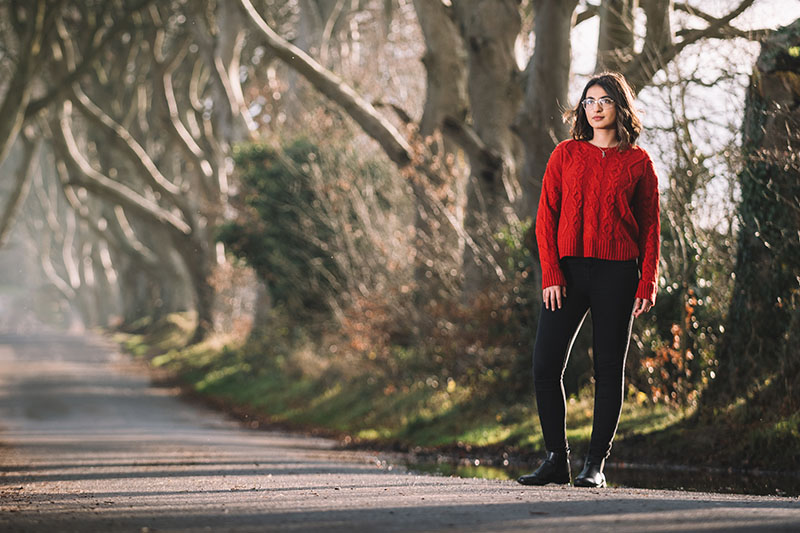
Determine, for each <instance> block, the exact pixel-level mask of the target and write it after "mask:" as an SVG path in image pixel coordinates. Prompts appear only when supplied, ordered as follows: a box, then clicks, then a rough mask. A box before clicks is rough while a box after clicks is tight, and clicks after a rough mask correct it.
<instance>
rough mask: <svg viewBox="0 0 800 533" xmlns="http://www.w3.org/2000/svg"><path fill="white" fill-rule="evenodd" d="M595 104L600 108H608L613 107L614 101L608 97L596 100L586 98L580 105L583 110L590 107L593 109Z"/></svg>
mask: <svg viewBox="0 0 800 533" xmlns="http://www.w3.org/2000/svg"><path fill="white" fill-rule="evenodd" d="M597 104H600V105H601V106H602V107H609V106H612V105H614V100H613V99H612V98H611V97H609V96H603V97H602V98H598V99H597V100H595V99H594V98H586V99H585V100H584V101H583V102H581V105H582V106H583V108H584V109H589V108H590V107H594V106H596V105H597Z"/></svg>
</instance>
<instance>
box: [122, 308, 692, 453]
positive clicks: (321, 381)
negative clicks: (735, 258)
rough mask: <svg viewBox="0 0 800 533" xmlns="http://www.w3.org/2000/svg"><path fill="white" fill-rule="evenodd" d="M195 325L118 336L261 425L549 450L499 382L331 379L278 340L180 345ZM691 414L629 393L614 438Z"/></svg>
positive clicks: (582, 438) (584, 444)
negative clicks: (496, 386) (265, 348)
mask: <svg viewBox="0 0 800 533" xmlns="http://www.w3.org/2000/svg"><path fill="white" fill-rule="evenodd" d="M187 326H188V321H186V320H184V319H183V318H181V317H180V316H173V317H170V319H169V320H167V321H166V322H165V323H164V324H161V325H159V326H158V327H155V328H153V329H152V331H151V333H149V334H148V335H146V336H142V335H121V334H120V335H118V337H117V340H118V341H119V342H121V343H122V344H123V346H124V347H125V348H126V349H127V350H128V351H129V352H131V353H133V354H135V355H138V356H140V357H146V358H148V359H149V361H150V364H151V365H152V366H153V367H155V368H157V369H160V370H161V371H166V373H167V374H168V375H170V376H172V377H173V378H174V379H176V380H178V381H179V382H180V383H181V384H182V385H183V386H184V387H185V388H186V389H188V391H190V392H191V393H193V394H196V395H199V396H201V397H202V398H204V399H207V400H209V401H212V402H213V403H215V404H217V405H218V406H222V407H224V408H226V409H228V410H230V411H232V412H235V413H237V414H239V415H240V416H241V417H243V418H247V419H250V420H251V422H252V424H253V425H254V426H255V425H260V424H264V423H265V424H269V425H279V426H281V427H286V428H292V429H298V430H313V431H316V432H322V433H324V434H328V435H331V436H335V437H338V438H340V439H342V440H343V441H345V442H348V443H354V444H361V445H365V446H374V447H382V448H386V447H391V448H393V449H403V450H405V449H417V450H419V449H427V450H451V451H452V450H461V451H468V452H471V453H479V452H481V451H482V452H483V453H484V454H493V453H494V454H502V453H506V454H508V453H509V452H511V453H515V454H516V455H517V456H526V455H530V454H533V453H539V452H540V451H541V450H542V448H543V444H542V436H541V432H540V430H539V423H538V419H537V414H536V411H535V406H534V403H533V399H532V398H531V399H530V401H523V402H516V403H507V402H505V401H504V400H503V399H502V395H501V394H493V393H492V390H491V389H486V388H482V387H478V388H474V387H470V386H466V385H459V384H457V383H456V382H455V381H453V380H442V382H441V383H440V382H439V380H437V379H432V378H427V379H425V378H419V379H412V380H407V381H405V382H403V383H394V382H390V381H387V380H386V379H385V378H381V377H377V376H375V375H373V374H370V373H369V372H367V371H365V372H363V373H362V372H358V371H356V372H352V373H351V374H349V375H348V376H347V377H346V378H343V377H342V376H341V375H337V376H335V377H334V378H331V376H330V375H328V374H326V373H325V372H324V371H320V370H317V371H313V372H312V371H305V372H304V371H299V370H298V369H297V364H296V361H295V364H293V365H290V364H287V359H290V358H294V359H297V358H300V359H302V357H301V356H299V355H298V354H286V353H280V352H281V347H280V346H273V348H274V350H275V352H276V353H273V354H266V353H260V354H259V355H260V357H258V358H256V357H254V354H253V348H252V347H247V346H242V345H237V344H235V343H233V342H230V341H228V342H226V339H223V338H212V339H209V340H208V341H206V342H204V343H201V344H197V345H193V346H189V347H182V346H183V343H184V342H185V340H186V338H187V333H186V330H187ZM256 351H258V350H256ZM306 358H308V356H306ZM265 359H266V360H268V361H270V362H269V363H265V362H264V361H265ZM307 365H308V366H313V365H311V364H310V363H307ZM589 392H590V391H589V390H586V391H585V392H584V393H582V394H580V395H578V396H577V397H572V398H570V400H569V406H568V413H569V414H568V421H567V427H568V437H569V440H570V443H571V446H572V448H573V450H574V452H575V453H577V454H582V453H585V450H586V449H587V448H588V441H589V437H590V434H591V425H592V398H591V394H590V393H589ZM684 417H685V413H683V412H680V411H677V410H673V409H669V408H667V407H664V406H652V405H648V404H645V403H644V402H641V401H637V398H636V397H635V396H634V397H631V398H629V399H628V400H627V401H626V403H625V405H624V409H623V413H622V419H621V421H620V426H619V431H618V437H617V443H618V444H615V446H617V447H619V448H620V449H621V450H625V449H627V448H628V447H627V446H625V442H626V441H629V440H630V441H632V442H641V441H642V439H649V438H650V436H651V435H654V434H656V433H659V432H663V431H664V430H665V428H669V427H673V426H674V425H675V424H676V423H678V422H680V421H681V420H683V419H684ZM618 458H620V457H618Z"/></svg>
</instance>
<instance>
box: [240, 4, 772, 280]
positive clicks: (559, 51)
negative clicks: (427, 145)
mask: <svg viewBox="0 0 800 533" xmlns="http://www.w3.org/2000/svg"><path fill="white" fill-rule="evenodd" d="M752 2H753V0H744V1H742V2H741V3H740V4H739V5H738V6H737V7H736V8H734V9H733V10H731V11H730V12H728V13H727V14H725V15H724V16H722V17H713V16H711V15H708V14H707V13H704V12H702V11H700V10H698V9H695V8H693V7H691V6H689V5H688V4H686V5H685V4H679V5H676V6H674V7H673V6H672V4H671V3H669V2H657V1H645V2H643V8H644V11H645V14H646V21H647V22H646V28H645V29H646V36H645V39H644V42H645V44H644V46H643V48H642V49H641V51H639V52H635V51H633V52H631V50H632V48H631V44H630V43H632V42H633V41H634V39H633V35H635V32H636V31H637V30H636V28H635V26H634V25H633V19H632V17H631V16H630V13H631V12H632V11H633V9H634V6H635V4H634V3H633V2H621V1H616V0H614V1H612V0H607V1H605V2H603V3H602V4H601V7H602V9H600V10H599V9H598V8H597V6H593V5H589V4H585V7H584V10H583V11H581V13H579V14H577V16H576V14H575V9H576V7H577V5H578V2H577V0H575V1H572V0H570V1H566V2H564V1H560V0H535V1H532V2H531V4H530V6H531V8H532V9H533V12H534V27H535V35H536V46H535V48H534V53H533V54H532V56H531V57H530V58H529V60H528V62H527V67H526V69H525V71H524V75H523V74H522V73H521V72H520V71H519V68H518V67H517V65H516V60H515V57H516V56H515V54H514V46H515V42H516V39H517V38H518V32H519V30H520V27H521V25H520V14H519V7H518V5H517V3H516V2H486V1H481V0H470V1H466V0H465V1H460V2H453V3H452V6H449V7H447V6H445V7H440V6H438V2H437V6H436V8H435V10H436V11H434V14H435V13H436V12H441V11H444V12H445V13H448V17H443V16H440V17H438V18H433V17H426V20H425V25H426V29H425V30H424V32H423V34H424V35H425V36H427V38H428V39H431V38H432V37H431V36H434V35H439V34H447V32H448V31H450V30H449V26H448V24H449V22H447V20H448V18H449V19H450V20H455V21H457V23H458V27H459V29H460V33H461V37H462V39H461V41H459V40H456V39H453V40H452V42H451V46H459V45H462V46H463V47H464V48H465V49H466V56H467V58H468V59H467V61H468V64H467V76H468V80H469V81H468V99H469V102H468V103H469V108H468V109H467V111H466V113H459V115H460V116H455V117H453V116H450V115H444V114H441V117H442V118H441V121H442V122H441V124H440V125H439V126H438V127H439V128H443V129H444V130H445V132H446V133H448V134H449V136H450V138H451V139H453V140H455V141H456V142H457V143H458V144H459V147H460V148H461V149H462V150H463V152H464V153H465V154H466V155H467V157H468V161H469V162H470V168H471V170H470V175H471V177H470V180H469V182H468V191H467V208H466V213H465V217H464V228H463V229H462V230H461V231H460V233H459V234H460V235H462V236H465V237H466V239H467V246H466V247H465V253H464V262H463V265H462V268H463V272H464V275H465V278H466V280H465V284H464V287H463V289H464V290H465V291H466V292H467V293H477V292H480V290H482V288H483V287H486V286H488V285H489V284H490V283H491V282H490V280H491V279H492V278H496V277H498V276H499V277H501V278H502V277H503V273H502V269H500V268H499V267H498V261H497V257H496V256H495V254H496V246H495V245H494V244H493V243H492V242H491V236H493V235H494V233H495V232H496V231H497V230H498V229H499V228H500V227H501V226H502V225H503V224H505V223H509V222H510V223H513V222H514V221H515V220H517V219H519V218H524V217H529V216H530V217H535V214H536V213H535V211H536V199H537V198H538V195H539V190H540V186H541V184H540V181H539V180H540V179H541V175H542V174H543V171H544V167H545V165H546V162H547V157H548V156H549V153H550V152H551V151H552V149H553V147H554V146H555V144H556V143H557V142H558V141H559V140H561V139H563V138H564V137H565V135H566V130H565V128H564V126H563V124H562V123H561V121H560V110H561V109H563V108H564V107H566V106H567V94H566V92H567V86H568V82H569V79H570V68H569V57H570V55H569V51H570V38H569V34H570V29H571V28H572V26H573V25H574V24H575V23H576V22H578V21H580V22H583V21H585V20H588V19H589V18H591V17H593V16H597V14H598V12H601V26H603V28H604V30H603V31H601V41H600V42H599V43H598V46H599V50H600V52H601V53H600V55H599V57H600V62H599V63H598V68H602V67H603V66H604V64H603V61H604V60H605V59H604V58H617V60H616V63H614V66H616V67H619V68H622V69H623V71H624V73H625V74H626V76H627V77H628V78H629V79H630V81H631V82H632V84H633V85H634V87H636V88H637V89H640V88H641V87H643V86H645V85H646V84H648V83H650V81H651V80H652V78H653V76H654V75H655V73H656V72H658V71H659V70H660V69H661V68H663V67H664V66H665V65H666V64H668V63H669V62H670V61H671V60H672V59H673V58H674V57H676V56H677V54H679V53H680V52H681V51H682V50H683V49H684V48H685V47H686V46H688V45H689V44H692V43H694V42H697V41H699V40H701V39H705V38H728V37H732V36H750V37H757V36H758V35H760V33H759V32H749V33H748V32H743V31H740V30H738V29H736V28H735V27H733V26H732V25H731V21H732V20H733V19H734V18H736V17H737V16H738V15H739V14H741V13H742V12H744V11H745V10H746V9H747V8H748V7H749V6H750V5H751V4H752ZM240 3H241V5H242V8H243V9H244V11H245V13H247V17H248V20H249V21H250V25H251V27H252V28H253V30H254V31H255V32H256V34H257V36H258V37H257V38H258V39H259V41H260V42H262V43H264V45H265V46H267V47H268V48H269V49H270V50H272V51H273V52H274V53H275V54H276V56H277V57H278V58H280V59H281V60H283V61H284V62H286V63H287V64H288V65H289V66H290V68H292V69H294V70H296V71H297V72H298V73H300V74H301V75H302V76H304V77H305V78H306V79H307V80H308V81H309V82H310V83H311V84H312V85H313V86H314V87H315V88H317V90H319V91H320V92H321V93H322V94H324V95H325V96H327V97H328V98H329V99H330V100H331V101H333V102H335V103H336V104H338V105H339V106H341V108H342V109H343V110H344V111H345V112H347V113H348V114H349V115H350V116H351V117H352V118H353V119H354V120H355V122H356V123H358V124H359V125H360V126H361V127H362V128H363V129H364V131H365V132H367V133H368V134H369V135H371V136H372V137H373V138H374V139H375V140H376V141H377V142H378V143H379V144H380V146H381V147H382V148H383V149H384V150H385V152H386V154H387V156H388V157H389V159H390V160H392V161H393V162H394V163H395V164H397V165H398V166H399V167H401V168H408V169H410V171H411V172H414V173H417V174H419V176H421V177H423V178H424V179H428V180H430V179H431V177H434V178H435V173H431V172H430V169H429V167H428V166H427V165H426V163H427V162H430V160H431V157H430V154H429V153H423V154H422V155H423V156H422V157H421V158H419V157H416V156H415V152H414V151H413V150H412V145H411V144H410V143H409V139H408V138H407V137H406V136H404V135H402V134H401V133H400V132H399V131H398V130H397V129H396V128H395V127H394V126H393V125H391V124H390V123H388V121H387V120H386V118H385V117H383V116H382V115H381V114H380V113H378V111H376V109H375V108H374V107H373V106H372V105H371V104H370V103H369V102H367V101H365V100H364V99H363V98H362V97H361V96H360V95H358V93H356V92H355V91H354V90H353V89H352V87H350V86H349V85H348V84H347V83H346V82H344V81H343V80H341V79H340V78H339V77H338V76H336V75H335V74H333V73H332V72H330V71H328V70H327V69H325V68H324V66H323V65H321V64H320V63H319V62H318V61H316V60H315V59H314V58H313V57H312V56H311V55H309V54H307V53H304V52H302V51H301V50H299V49H297V48H296V47H293V46H292V45H291V44H290V43H288V42H287V41H286V40H285V39H283V38H282V37H281V36H280V35H278V33H276V32H275V31H274V30H273V29H272V28H271V27H270V26H269V24H267V22H266V21H265V20H264V18H263V17H262V16H261V15H260V14H259V12H258V11H257V10H256V8H255V7H254V6H253V4H252V3H251V2H250V0H240ZM442 4H444V3H442ZM418 5H419V4H418ZM432 10H434V8H432V7H431V6H426V7H425V11H420V13H419V16H420V17H422V16H427V15H430V13H429V11H432ZM674 10H681V11H683V12H685V13H688V14H689V15H691V17H693V19H699V20H701V21H702V22H703V23H704V24H705V25H706V26H705V27H704V28H700V29H686V30H678V31H677V32H676V34H675V36H674V37H673V35H672V30H671V25H670V16H671V14H672V13H673V12H674ZM434 21H438V22H434ZM434 23H438V24H439V25H440V30H439V31H438V32H437V31H436V30H434V29H433V28H432V27H431V25H432V24H434ZM676 37H677V38H678V39H676ZM462 43H463V44H462ZM436 46H439V47H441V46H440V45H437V44H436V43H435V42H434V41H431V46H430V47H431V48H435V47H436ZM461 53H462V51H456V52H455V53H451V56H452V57H458V56H459V54H461ZM439 68H440V69H441V70H439V71H437V70H435V69H436V65H434V64H433V63H431V65H430V66H429V67H428V77H429V79H430V80H431V85H434V84H435V83H437V81H436V80H438V79H441V78H443V77H444V76H447V75H448V74H449V73H451V72H452V70H450V71H449V72H448V70H447V69H452V65H451V64H448V63H444V62H443V63H442V64H441V66H440V67H439ZM431 94H432V95H433V96H434V97H435V93H429V95H431ZM455 94H456V95H458V94H460V93H455ZM431 107H432V106H428V107H426V115H425V117H426V119H427V118H428V117H430V116H431V114H434V116H435V114H436V113H435V112H434V111H433V110H432V109H431ZM426 127H430V126H429V125H428V124H426ZM434 181H435V180H434ZM477 261H480V262H481V264H480V265H478V266H479V267H480V268H478V269H474V268H473V267H474V266H475V263H476V262H477Z"/></svg>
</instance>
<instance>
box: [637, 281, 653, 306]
mask: <svg viewBox="0 0 800 533" xmlns="http://www.w3.org/2000/svg"><path fill="white" fill-rule="evenodd" d="M635 298H642V299H643V300H644V299H646V300H650V301H651V302H652V303H653V304H654V305H655V303H656V284H655V282H653V281H645V280H643V279H642V280H639V286H638V287H637V288H636V296H635Z"/></svg>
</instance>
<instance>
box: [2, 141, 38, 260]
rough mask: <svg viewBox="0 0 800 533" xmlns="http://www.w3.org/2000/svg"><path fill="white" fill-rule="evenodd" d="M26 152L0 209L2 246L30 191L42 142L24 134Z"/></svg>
mask: <svg viewBox="0 0 800 533" xmlns="http://www.w3.org/2000/svg"><path fill="white" fill-rule="evenodd" d="M23 144H24V148H23V149H24V153H23V156H22V161H21V162H20V164H19V168H18V169H17V172H16V175H15V183H14V188H13V189H12V190H11V194H10V195H9V196H8V200H7V201H6V203H5V205H4V206H3V210H2V211H0V248H2V247H3V245H4V244H5V243H6V240H7V239H8V236H9V234H10V233H11V229H12V228H13V227H14V220H15V219H16V218H17V214H18V213H19V210H20V208H21V207H22V204H23V203H25V198H27V196H28V191H30V188H31V178H32V177H33V169H34V167H35V166H36V159H37V157H38V155H39V145H40V143H39V142H38V141H37V142H35V143H34V142H33V141H31V140H30V139H29V138H28V136H27V135H23Z"/></svg>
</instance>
